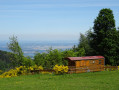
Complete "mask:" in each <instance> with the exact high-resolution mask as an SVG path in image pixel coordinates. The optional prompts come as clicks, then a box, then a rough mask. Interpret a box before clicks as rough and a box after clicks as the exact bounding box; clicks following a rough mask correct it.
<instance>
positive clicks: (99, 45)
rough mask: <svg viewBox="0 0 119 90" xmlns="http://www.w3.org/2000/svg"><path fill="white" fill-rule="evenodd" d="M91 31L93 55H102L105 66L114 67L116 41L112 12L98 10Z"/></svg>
mask: <svg viewBox="0 0 119 90" xmlns="http://www.w3.org/2000/svg"><path fill="white" fill-rule="evenodd" d="M93 29H94V32H93V33H92V36H91V39H92V41H91V47H92V48H93V49H94V50H95V55H103V56H104V57H105V58H106V64H112V65H115V64H116V62H115V60H116V57H117V52H116V47H117V44H116V42H117V41H116V28H115V20H114V16H113V12H112V10H110V9H102V10H100V12H99V14H98V17H97V18H96V19H95V21H94V27H93Z"/></svg>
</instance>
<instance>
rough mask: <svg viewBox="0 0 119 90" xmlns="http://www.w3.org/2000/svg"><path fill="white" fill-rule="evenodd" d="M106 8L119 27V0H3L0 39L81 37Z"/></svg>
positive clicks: (0, 7) (64, 38)
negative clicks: (111, 13) (111, 12)
mask: <svg viewBox="0 0 119 90" xmlns="http://www.w3.org/2000/svg"><path fill="white" fill-rule="evenodd" d="M103 8H110V9H111V10H113V14H114V17H115V21H116V27H119V0H0V40H9V37H11V36H12V35H15V36H17V37H18V39H19V40H29V41H30V40H78V39H79V36H80V33H83V34H84V33H85V32H86V31H87V30H89V29H90V28H92V27H93V24H94V23H93V22H94V19H96V17H97V16H98V13H99V11H100V10H101V9H103Z"/></svg>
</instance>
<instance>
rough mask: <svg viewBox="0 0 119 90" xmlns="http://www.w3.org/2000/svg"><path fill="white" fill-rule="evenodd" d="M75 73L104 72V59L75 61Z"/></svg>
mask: <svg viewBox="0 0 119 90" xmlns="http://www.w3.org/2000/svg"><path fill="white" fill-rule="evenodd" d="M75 64H76V70H75V72H76V73H82V72H95V71H104V68H103V67H104V59H95V60H80V61H75Z"/></svg>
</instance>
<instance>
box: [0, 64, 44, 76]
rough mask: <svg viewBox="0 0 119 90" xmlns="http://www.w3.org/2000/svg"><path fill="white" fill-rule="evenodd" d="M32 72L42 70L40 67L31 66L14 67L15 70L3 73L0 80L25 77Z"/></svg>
mask: <svg viewBox="0 0 119 90" xmlns="http://www.w3.org/2000/svg"><path fill="white" fill-rule="evenodd" d="M33 70H43V67H42V66H37V65H35V66H31V67H26V66H20V67H16V68H15V69H10V70H9V71H8V72H4V73H3V74H2V75H0V77H1V78H8V77H15V76H19V75H27V74H29V73H31V71H33Z"/></svg>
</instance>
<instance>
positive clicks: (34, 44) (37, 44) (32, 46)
mask: <svg viewBox="0 0 119 90" xmlns="http://www.w3.org/2000/svg"><path fill="white" fill-rule="evenodd" d="M7 43H9V41H0V50H3V51H10V50H9V49H8V47H7ZM77 44H78V41H20V42H19V45H20V46H21V48H22V50H23V52H24V55H25V56H30V57H33V56H34V55H35V53H36V52H40V53H43V52H46V50H48V49H49V48H50V47H52V49H61V50H66V49H70V48H72V47H73V46H74V45H77Z"/></svg>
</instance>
